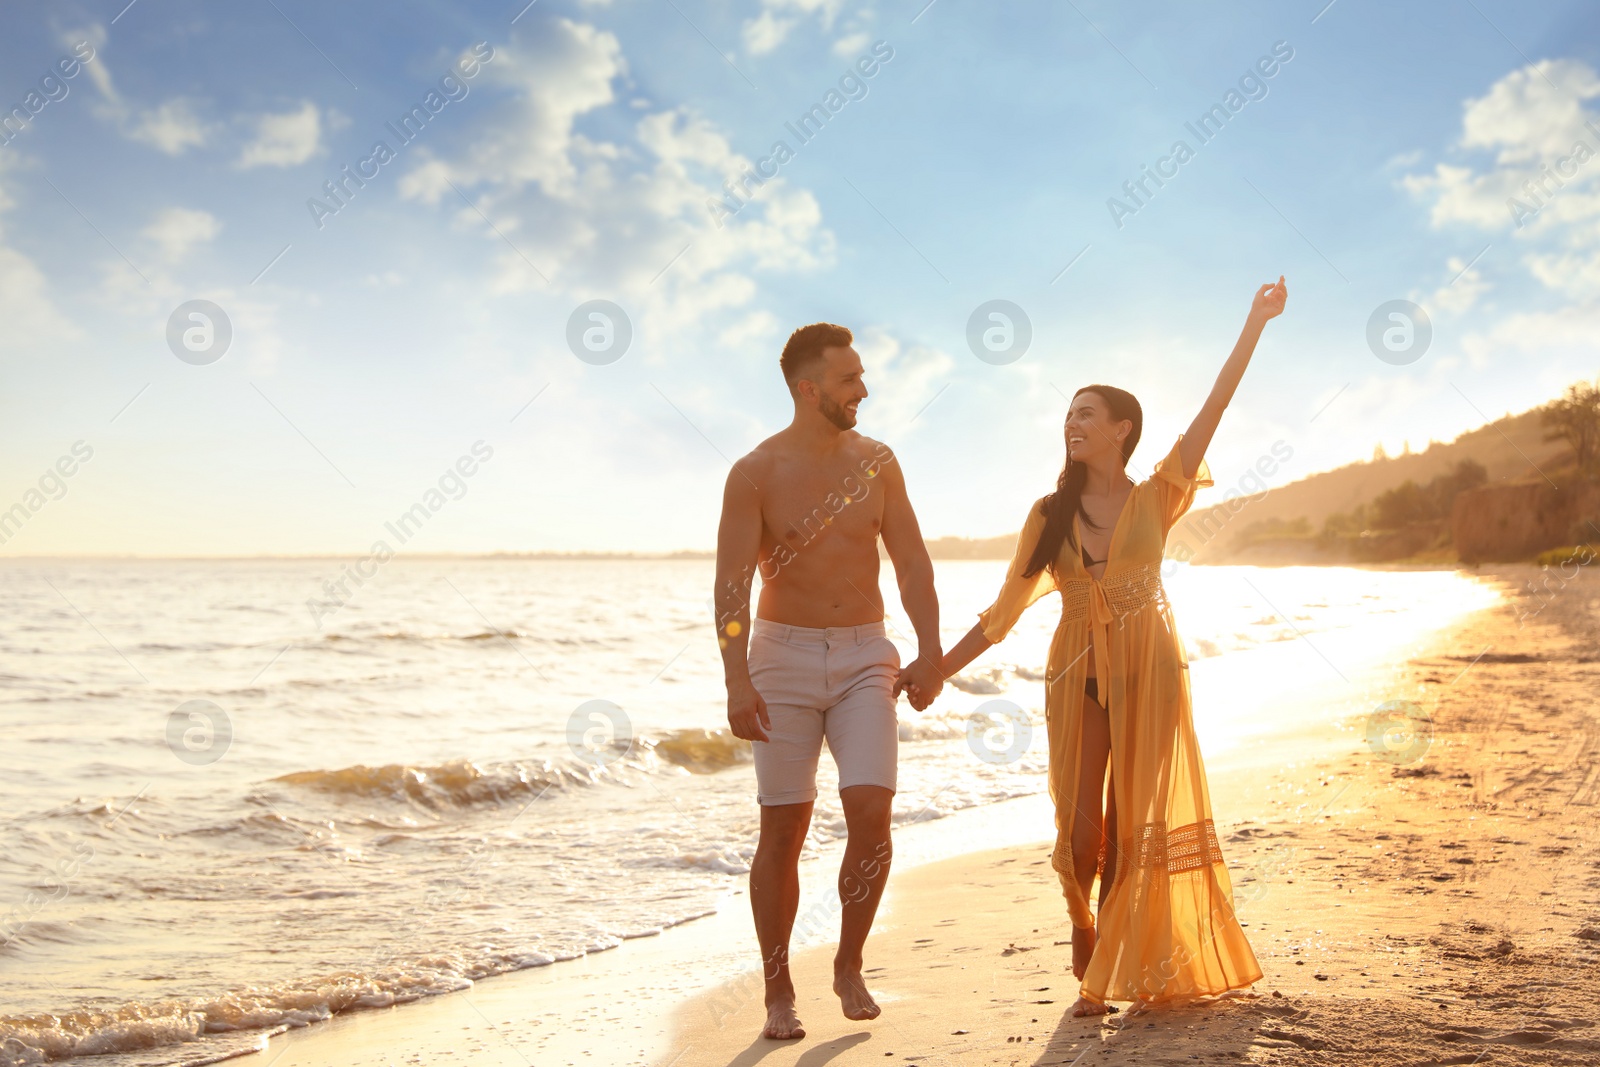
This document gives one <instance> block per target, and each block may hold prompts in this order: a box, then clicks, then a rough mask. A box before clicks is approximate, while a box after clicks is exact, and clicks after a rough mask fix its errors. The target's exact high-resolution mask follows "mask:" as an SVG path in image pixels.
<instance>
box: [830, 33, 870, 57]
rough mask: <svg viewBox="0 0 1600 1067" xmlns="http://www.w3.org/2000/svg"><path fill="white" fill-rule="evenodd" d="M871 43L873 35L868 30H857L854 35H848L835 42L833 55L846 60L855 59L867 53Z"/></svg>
mask: <svg viewBox="0 0 1600 1067" xmlns="http://www.w3.org/2000/svg"><path fill="white" fill-rule="evenodd" d="M871 43H872V34H870V33H868V32H867V31H866V30H857V31H856V32H854V33H847V34H845V35H844V36H843V37H841V38H839V39H838V40H837V41H835V42H833V54H834V55H836V56H840V57H842V58H844V59H854V58H855V57H856V56H858V55H860V54H861V53H862V52H865V51H866V50H867V46H868V45H869V44H871Z"/></svg>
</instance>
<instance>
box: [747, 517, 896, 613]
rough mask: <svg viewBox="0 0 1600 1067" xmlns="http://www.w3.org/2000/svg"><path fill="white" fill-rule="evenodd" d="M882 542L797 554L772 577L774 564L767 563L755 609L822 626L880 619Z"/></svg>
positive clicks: (881, 606) (881, 604)
mask: <svg viewBox="0 0 1600 1067" xmlns="http://www.w3.org/2000/svg"><path fill="white" fill-rule="evenodd" d="M830 547H831V546H830ZM877 548H878V546H877V542H876V539H874V541H873V543H872V545H871V547H870V548H867V549H866V550H865V551H853V552H850V553H848V554H847V553H843V552H836V551H830V552H828V553H826V554H825V555H824V554H818V555H816V556H814V557H812V558H809V559H802V558H795V559H793V560H791V561H790V562H789V563H788V564H787V565H786V566H784V567H782V568H780V569H778V571H777V573H775V574H772V575H771V577H770V578H769V577H767V575H768V574H769V573H771V569H770V568H767V569H764V570H763V572H762V575H763V578H762V584H761V598H760V600H759V601H758V602H757V604H756V615H758V616H759V617H761V618H763V619H768V620H770V621H772V622H781V623H787V624H788V625H790V626H809V627H819V628H820V627H826V626H860V625H861V624H862V623H868V622H879V621H881V620H882V619H883V596H882V594H880V593H879V591H878V552H877Z"/></svg>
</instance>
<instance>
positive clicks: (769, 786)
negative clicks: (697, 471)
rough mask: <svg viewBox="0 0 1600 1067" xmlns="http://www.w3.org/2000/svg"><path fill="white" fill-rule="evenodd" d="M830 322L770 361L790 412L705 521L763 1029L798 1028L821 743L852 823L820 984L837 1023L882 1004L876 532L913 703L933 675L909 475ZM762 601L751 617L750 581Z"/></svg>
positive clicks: (884, 657) (881, 688)
mask: <svg viewBox="0 0 1600 1067" xmlns="http://www.w3.org/2000/svg"><path fill="white" fill-rule="evenodd" d="M853 341H854V337H853V336H852V335H851V333H850V331H849V330H847V329H845V328H844V327H843V326H835V325H832V324H831V323H816V324H814V325H811V326H806V327H803V328H801V329H799V330H796V331H795V332H794V333H793V334H792V335H791V336H790V338H789V341H788V343H787V344H786V345H785V346H784V349H783V355H782V358H780V360H779V361H778V362H779V366H780V367H781V368H782V370H783V376H784V379H785V380H786V381H787V382H788V385H789V392H790V394H791V396H792V397H793V398H794V419H793V421H791V422H790V423H789V425H788V426H787V427H786V428H785V429H783V430H782V431H780V432H779V433H777V434H775V435H773V436H772V437H769V438H767V439H766V440H765V441H763V442H761V444H759V445H757V446H756V448H755V450H754V451H752V452H751V453H750V454H749V455H747V456H744V457H742V458H741V459H740V460H739V461H738V462H737V463H735V464H734V465H733V470H732V471H731V472H730V473H729V475H728V483H727V487H726V489H725V490H724V494H723V502H722V522H721V525H720V527H719V528H718V531H717V585H716V593H715V607H716V614H717V627H718V632H717V636H718V643H719V644H720V645H721V646H722V660H723V669H724V675H725V678H726V681H727V686H728V724H729V726H730V727H731V728H732V730H733V733H734V736H736V737H742V738H745V739H747V740H749V741H752V742H754V750H755V770H756V786H757V798H756V799H757V802H758V803H759V804H760V805H761V836H760V839H759V841H758V843H757V845H756V855H755V859H754V860H753V861H752V862H751V865H750V904H751V907H752V909H753V910H754V912H755V923H756V937H757V939H758V940H759V941H760V943H761V957H762V961H763V963H764V965H765V969H764V970H765V979H766V1005H767V1022H766V1027H765V1029H763V1031H762V1034H763V1036H765V1037H769V1038H778V1039H788V1038H799V1037H804V1036H805V1030H804V1029H803V1028H802V1027H801V1025H800V1019H799V1017H798V1016H797V1015H796V1013H795V993H794V984H793V982H792V981H791V980H790V976H789V935H790V932H791V930H792V929H793V927H794V920H795V913H796V911H797V909H798V908H799V904H800V875H799V869H798V865H799V861H800V850H801V848H802V847H803V846H804V844H805V841H806V832H807V829H808V827H809V826H810V823H811V808H812V804H813V802H814V801H815V800H816V796H817V785H816V772H817V762H818V758H819V756H820V754H821V750H822V739H823V738H824V737H826V738H827V740H828V751H829V752H830V753H832V755H833V759H834V762H835V763H837V764H838V767H839V800H840V803H841V804H842V805H843V807H844V817H845V824H846V827H847V830H848V835H849V836H848V840H847V842H846V848H845V854H844V863H843V865H842V867H841V869H840V872H839V896H840V903H841V907H842V915H841V919H840V929H839V951H838V953H837V955H835V957H834V979H833V990H834V992H835V993H837V994H838V996H839V1000H840V1003H841V1006H842V1007H843V1009H844V1014H845V1016H846V1017H847V1018H850V1019H875V1018H877V1016H878V1013H879V1010H880V1009H879V1008H878V1005H877V1004H876V1002H874V1001H873V999H872V994H871V993H870V992H869V991H868V990H867V986H866V982H865V981H864V980H863V979H862V977H861V958H862V948H863V946H864V945H865V943H866V939H867V932H868V930H870V929H871V927H872V919H873V916H874V915H875V914H876V912H877V910H878V900H879V898H880V897H881V896H882V894H883V885H884V882H885V880H886V879H887V877H888V874H889V859H890V841H889V815H890V807H891V803H892V801H893V798H894V790H895V783H896V774H895V772H896V758H897V755H898V744H899V733H898V727H897V723H896V720H895V710H894V705H895V683H896V681H897V672H899V666H900V655H899V652H898V651H897V650H896V648H895V646H894V643H893V642H891V641H890V640H889V638H888V637H887V635H886V634H885V628H884V622H883V619H884V610H883V598H882V596H881V595H880V593H879V591H878V537H879V536H880V535H881V536H882V537H883V543H884V547H885V548H886V549H887V550H888V553H889V558H890V560H891V561H892V562H893V563H894V569H895V578H896V581H897V582H898V584H899V587H900V599H901V603H902V604H904V605H905V609H906V613H907V614H908V615H909V616H910V617H911V624H912V626H913V627H914V628H915V630H916V634H917V644H918V655H917V659H916V661H915V662H914V663H912V664H911V665H910V666H909V667H907V668H906V670H905V671H903V672H899V675H900V677H901V679H902V680H903V681H905V682H906V683H907V684H914V685H916V686H917V694H918V701H917V703H918V705H919V706H920V707H926V706H927V702H929V701H931V700H932V699H933V698H934V697H935V696H937V694H938V692H939V689H940V688H941V687H942V685H943V679H942V678H941V677H940V675H939V671H938V664H939V660H940V659H941V657H942V655H943V652H942V650H941V648H940V645H939V603H938V600H937V598H936V597H935V595H934V591H933V564H932V562H931V561H930V560H929V558H928V550H927V547H926V546H925V545H923V543H922V534H921V532H920V531H919V530H918V528H917V517H916V515H915V514H914V513H913V512H912V510H911V503H910V501H909V500H907V499H906V487H905V479H904V477H903V476H902V473H901V470H900V466H899V464H898V463H896V462H895V458H894V453H893V452H891V451H890V450H889V448H888V446H886V445H884V444H882V443H880V442H878V441H874V440H872V439H871V438H869V437H864V436H862V435H861V434H859V433H857V432H856V431H855V428H854V427H855V424H856V408H857V407H858V406H859V405H860V403H861V401H862V400H864V399H865V398H866V396H867V387H866V385H865V384H864V382H863V381H862V368H861V357H860V356H858V355H857V354H856V351H855V349H854V348H852V347H851V344H852V342H853ZM758 569H759V571H760V573H761V600H760V603H759V604H758V605H757V611H756V618H755V620H754V622H753V623H752V621H751V618H750V584H751V579H752V577H753V576H754V573H755V571H757V570H758Z"/></svg>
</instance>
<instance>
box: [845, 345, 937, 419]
mask: <svg viewBox="0 0 1600 1067" xmlns="http://www.w3.org/2000/svg"><path fill="white" fill-rule="evenodd" d="M853 347H854V348H855V350H856V352H857V353H859V354H860V356H861V365H862V368H863V374H862V381H863V382H865V383H866V386H867V399H866V400H865V401H863V402H862V405H861V409H862V412H863V415H864V416H865V415H866V414H868V413H870V415H871V422H872V425H873V426H874V427H875V428H876V432H873V433H871V434H870V436H873V437H882V436H884V435H891V436H892V435H896V434H900V433H904V432H905V431H906V430H907V429H909V428H910V424H911V423H912V421H913V420H914V419H916V418H917V417H918V414H919V412H921V411H922V409H923V408H924V407H926V406H927V405H928V404H929V402H930V401H932V400H933V399H934V398H935V397H936V396H938V394H939V389H940V387H941V386H942V385H943V384H944V382H945V381H946V380H947V379H948V378H949V376H950V372H951V371H953V370H955V366H956V361H955V360H954V359H953V358H951V356H950V355H949V354H948V353H946V352H944V351H942V350H941V349H937V348H932V347H929V346H927V345H912V346H910V347H906V346H905V345H904V344H902V343H901V341H900V339H899V338H898V337H895V336H894V335H893V334H891V333H889V331H888V330H886V329H884V328H883V327H881V326H869V327H867V328H866V329H863V330H860V331H857V333H856V340H855V345H854V346H853ZM868 405H871V407H870V408H869V407H868Z"/></svg>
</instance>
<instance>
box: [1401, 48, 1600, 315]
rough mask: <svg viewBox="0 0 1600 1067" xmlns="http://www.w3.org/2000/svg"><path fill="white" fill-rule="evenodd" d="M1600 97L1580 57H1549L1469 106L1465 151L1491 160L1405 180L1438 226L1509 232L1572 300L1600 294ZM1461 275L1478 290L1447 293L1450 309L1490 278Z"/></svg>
mask: <svg viewBox="0 0 1600 1067" xmlns="http://www.w3.org/2000/svg"><path fill="white" fill-rule="evenodd" d="M1595 97H1600V76H1597V75H1596V74H1595V71H1594V70H1593V69H1592V68H1590V67H1589V66H1588V65H1587V64H1585V63H1582V62H1579V61H1577V60H1570V59H1561V60H1541V61H1540V62H1538V63H1535V64H1532V65H1530V66H1527V67H1523V68H1522V69H1520V70H1515V71H1512V72H1511V73H1510V74H1507V75H1506V76H1505V77H1503V78H1501V79H1500V80H1499V81H1498V82H1496V83H1495V84H1494V85H1493V86H1491V87H1490V89H1489V91H1488V92H1487V93H1485V94H1484V95H1483V96H1481V97H1479V98H1477V99H1472V100H1467V101H1466V102H1465V103H1464V104H1463V106H1462V120H1461V137H1460V139H1459V141H1458V144H1457V147H1458V148H1459V149H1460V150H1461V151H1462V153H1463V154H1464V155H1469V156H1470V155H1472V154H1481V153H1485V152H1488V153H1492V154H1493V159H1492V162H1488V163H1483V164H1475V163H1470V162H1469V163H1446V162H1440V163H1437V164H1435V166H1434V168H1433V171H1432V173H1425V174H1413V175H1408V176H1406V177H1404V178H1402V179H1401V184H1402V185H1403V186H1404V187H1405V188H1406V189H1408V190H1409V191H1410V192H1412V193H1413V194H1415V195H1417V196H1418V197H1420V198H1421V199H1424V200H1426V201H1429V202H1430V209H1429V210H1430V220H1431V221H1432V223H1433V224H1434V225H1435V226H1436V227H1446V226H1450V225H1455V224H1465V225H1469V226H1473V227H1476V228H1479V229H1483V230H1493V231H1501V232H1506V231H1509V234H1510V236H1511V237H1512V239H1514V240H1517V241H1521V242H1524V243H1525V245H1526V246H1527V247H1528V251H1527V252H1526V253H1525V255H1524V256H1523V264H1524V265H1525V266H1527V267H1528V269H1529V271H1530V272H1531V273H1532V274H1533V276H1534V277H1535V278H1536V279H1538V280H1539V281H1540V282H1542V283H1543V284H1545V285H1546V286H1548V287H1550V288H1551V289H1554V290H1556V291H1559V292H1563V293H1565V294H1567V295H1570V296H1584V295H1588V296H1592V295H1594V294H1595V293H1597V292H1600V181H1597V179H1600V121H1596V119H1595V116H1593V115H1591V114H1589V113H1587V112H1586V111H1585V110H1584V108H1583V104H1582V102H1583V101H1586V100H1591V99H1594V98H1595ZM1469 273H1472V274H1473V275H1474V276H1473V277H1471V278H1470V279H1469V278H1468V277H1465V276H1464V277H1463V278H1462V279H1461V282H1460V283H1458V284H1457V286H1456V287H1453V288H1459V287H1460V286H1461V285H1463V284H1469V283H1470V284H1469V288H1472V289H1473V290H1474V291H1473V293H1472V295H1471V296H1465V295H1462V294H1460V293H1458V292H1448V293H1447V292H1446V291H1445V290H1441V291H1440V292H1441V294H1444V299H1445V304H1442V305H1440V306H1441V307H1446V308H1447V309H1448V308H1449V307H1451V306H1454V305H1457V304H1459V305H1460V306H1462V307H1466V306H1470V305H1471V303H1472V301H1473V300H1474V299H1475V297H1476V295H1477V293H1479V292H1481V291H1482V287H1483V283H1482V280H1481V279H1479V278H1477V277H1476V276H1475V272H1469Z"/></svg>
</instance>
